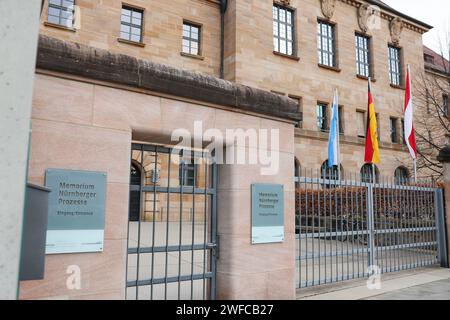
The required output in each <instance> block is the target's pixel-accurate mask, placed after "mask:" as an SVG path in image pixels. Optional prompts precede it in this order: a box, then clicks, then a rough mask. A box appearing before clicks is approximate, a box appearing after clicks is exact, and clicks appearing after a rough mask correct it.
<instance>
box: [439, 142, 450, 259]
mask: <svg viewBox="0 0 450 320" xmlns="http://www.w3.org/2000/svg"><path fill="white" fill-rule="evenodd" d="M437 159H438V161H439V162H441V163H442V165H443V166H444V176H443V181H444V201H445V211H446V212H445V230H446V233H447V248H450V236H449V235H450V146H446V147H444V148H443V149H442V150H441V151H440V152H439V156H438V158H437ZM447 254H448V252H447ZM449 258H450V255H448V257H447V261H449Z"/></svg>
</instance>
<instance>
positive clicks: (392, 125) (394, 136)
mask: <svg viewBox="0 0 450 320" xmlns="http://www.w3.org/2000/svg"><path fill="white" fill-rule="evenodd" d="M390 129H391V142H392V143H398V132H397V118H390Z"/></svg>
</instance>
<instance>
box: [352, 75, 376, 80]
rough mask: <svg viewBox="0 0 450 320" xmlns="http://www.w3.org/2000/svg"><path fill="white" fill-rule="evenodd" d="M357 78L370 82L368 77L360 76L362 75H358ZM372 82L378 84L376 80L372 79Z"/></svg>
mask: <svg viewBox="0 0 450 320" xmlns="http://www.w3.org/2000/svg"><path fill="white" fill-rule="evenodd" d="M356 77H357V78H358V79H361V80H365V81H368V80H369V78H368V77H366V76H362V75H360V74H357V75H356ZM370 81H372V82H377V79H375V78H370Z"/></svg>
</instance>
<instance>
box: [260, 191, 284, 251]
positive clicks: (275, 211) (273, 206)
mask: <svg viewBox="0 0 450 320" xmlns="http://www.w3.org/2000/svg"><path fill="white" fill-rule="evenodd" d="M283 241H284V191H283V186H282V185H278V184H252V244H261V243H277V242H283Z"/></svg>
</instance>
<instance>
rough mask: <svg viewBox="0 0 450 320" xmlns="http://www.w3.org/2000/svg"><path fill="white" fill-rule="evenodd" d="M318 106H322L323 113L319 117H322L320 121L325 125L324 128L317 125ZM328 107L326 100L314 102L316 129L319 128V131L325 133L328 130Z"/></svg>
mask: <svg viewBox="0 0 450 320" xmlns="http://www.w3.org/2000/svg"><path fill="white" fill-rule="evenodd" d="M319 107H321V108H322V112H323V115H322V116H321V117H320V118H321V119H322V120H321V121H322V123H323V124H324V125H325V128H323V127H320V126H319V114H318V111H319ZM328 108H329V104H328V103H326V102H321V101H318V102H317V103H316V124H317V129H318V130H319V132H324V133H326V132H329V131H330V124H329V114H328Z"/></svg>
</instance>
